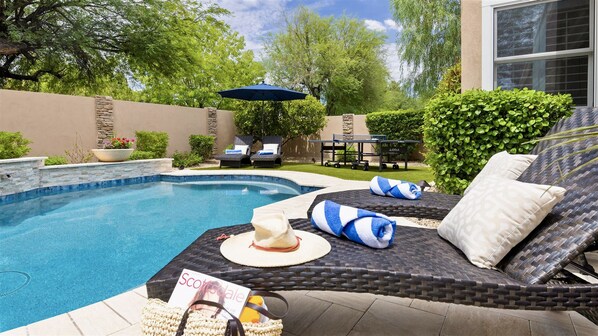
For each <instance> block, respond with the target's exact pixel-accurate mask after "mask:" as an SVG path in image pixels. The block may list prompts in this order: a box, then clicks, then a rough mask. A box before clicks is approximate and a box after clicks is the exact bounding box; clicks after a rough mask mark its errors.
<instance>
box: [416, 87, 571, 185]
mask: <svg viewBox="0 0 598 336" xmlns="http://www.w3.org/2000/svg"><path fill="white" fill-rule="evenodd" d="M572 103H573V101H572V99H571V96H569V95H551V94H547V93H545V92H540V91H533V90H527V89H523V90H509V91H506V90H505V91H503V90H500V89H497V90H494V91H482V90H471V91H467V92H464V93H463V94H442V95H438V96H436V97H434V98H433V99H431V100H430V101H429V102H428V104H427V105H426V108H425V117H424V119H425V121H424V143H425V145H426V147H427V149H428V153H427V156H426V162H427V163H428V164H429V165H430V166H431V167H432V169H433V170H434V175H435V182H436V184H437V186H438V187H439V188H440V189H441V190H442V191H444V192H447V193H452V194H460V193H462V192H463V190H465V188H466V187H467V186H468V185H469V182H470V181H471V180H472V179H473V178H474V177H475V176H476V174H477V173H478V172H479V171H480V170H481V169H482V168H483V167H484V165H485V164H486V162H487V161H488V159H489V158H490V157H491V156H492V155H493V154H495V153H497V152H500V151H504V150H506V151H508V152H509V153H512V154H517V153H528V152H529V151H530V150H531V149H532V148H533V146H534V144H531V143H526V142H527V141H530V140H533V139H536V138H538V137H541V136H543V135H544V134H546V132H548V130H549V129H550V128H551V127H552V125H554V123H556V122H557V121H558V120H559V119H560V118H562V117H565V116H569V115H571V113H572Z"/></svg>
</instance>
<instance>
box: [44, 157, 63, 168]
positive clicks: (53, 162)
mask: <svg viewBox="0 0 598 336" xmlns="http://www.w3.org/2000/svg"><path fill="white" fill-rule="evenodd" d="M68 163H69V161H68V160H67V159H66V158H65V157H64V156H60V155H58V156H48V158H47V159H46V160H45V161H44V166H58V165H65V164H68Z"/></svg>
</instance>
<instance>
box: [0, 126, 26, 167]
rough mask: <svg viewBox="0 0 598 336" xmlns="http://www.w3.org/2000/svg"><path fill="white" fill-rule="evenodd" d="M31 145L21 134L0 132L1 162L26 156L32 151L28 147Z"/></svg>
mask: <svg viewBox="0 0 598 336" xmlns="http://www.w3.org/2000/svg"><path fill="white" fill-rule="evenodd" d="M30 143H31V141H29V140H27V139H25V138H23V135H22V134H21V132H3V131H0V160H1V159H15V158H20V157H21V156H25V155H26V154H27V153H29V151H30V150H31V148H29V146H28V145H29V144H30Z"/></svg>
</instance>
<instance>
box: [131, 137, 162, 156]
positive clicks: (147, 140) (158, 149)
mask: <svg viewBox="0 0 598 336" xmlns="http://www.w3.org/2000/svg"><path fill="white" fill-rule="evenodd" d="M135 137H136V138H137V149H138V150H140V151H143V152H152V153H153V154H154V155H153V158H155V159H156V158H163V157H166V148H167V147H168V133H166V132H150V131H135Z"/></svg>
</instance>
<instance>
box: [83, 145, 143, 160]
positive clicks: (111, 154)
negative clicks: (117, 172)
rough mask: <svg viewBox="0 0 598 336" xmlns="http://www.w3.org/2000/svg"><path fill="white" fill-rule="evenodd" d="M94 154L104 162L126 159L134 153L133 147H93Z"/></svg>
mask: <svg viewBox="0 0 598 336" xmlns="http://www.w3.org/2000/svg"><path fill="white" fill-rule="evenodd" d="M91 151H92V152H93V155H95V156H96V157H97V158H98V160H100V161H102V162H119V161H125V160H127V159H128V158H129V156H131V153H133V148H126V149H92V150H91Z"/></svg>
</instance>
